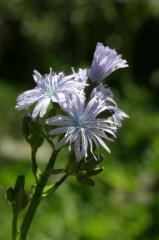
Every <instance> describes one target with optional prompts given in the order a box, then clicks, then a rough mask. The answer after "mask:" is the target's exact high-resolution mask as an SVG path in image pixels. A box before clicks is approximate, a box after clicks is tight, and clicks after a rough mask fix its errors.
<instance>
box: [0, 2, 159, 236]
mask: <svg viewBox="0 0 159 240" xmlns="http://www.w3.org/2000/svg"><path fill="white" fill-rule="evenodd" d="M98 41H101V42H103V43H104V44H107V45H108V46H110V47H112V48H115V49H116V50H117V51H118V52H119V53H121V54H122V55H123V58H126V59H127V61H128V63H129V65H130V67H129V69H123V70H119V71H116V72H115V73H113V74H112V75H111V76H109V77H108V78H107V79H106V82H107V84H108V85H109V86H110V87H111V88H112V90H113V92H114V95H115V99H116V101H117V102H118V104H119V106H120V107H121V108H122V109H123V110H124V111H125V112H126V113H128V114H129V116H130V118H129V119H128V120H125V121H124V122H123V128H122V129H120V131H119V133H118V138H117V140H116V141H115V143H113V144H110V143H108V145H109V146H110V148H111V150H112V154H111V155H109V154H107V153H106V152H105V159H104V166H105V171H104V173H102V174H100V175H99V176H97V177H95V178H94V179H95V180H96V186H95V187H94V188H91V187H87V186H83V185H80V184H79V183H77V182H76V181H75V179H74V178H70V179H69V180H68V181H67V182H66V183H65V184H64V185H63V186H62V187H61V188H60V189H59V190H58V191H57V192H56V193H55V194H54V195H50V196H49V197H48V198H47V199H45V200H44V201H43V202H42V203H41V206H40V208H39V209H38V211H37V214H36V216H35V219H34V222H33V225H32V227H31V229H30V232H29V237H28V239H34V240H41V239H42V240H50V239H54V240H59V239H60V240H61V239H66V240H76V239H77V240H139V239H140V240H159V98H158V92H159V1H158V0H156V1H155V0H151V1H150V0H147V1H146V0H67V1H66V0H27V1H25V0H7V1H4V0H0V117H1V121H0V223H1V226H0V240H9V239H11V234H10V225H11V208H10V206H9V204H8V203H7V201H6V199H5V189H6V188H7V187H9V186H13V185H14V182H15V178H16V176H17V174H19V173H22V172H24V173H25V174H26V181H27V187H28V188H29V186H30V185H31V184H33V178H32V175H31V169H30V160H29V158H30V155H29V154H30V149H29V146H28V145H27V144H26V142H25V141H24V139H23V136H22V134H21V119H22V116H23V114H24V113H22V112H16V110H15V109H14V106H15V101H16V97H17V95H18V94H20V93H21V92H23V91H24V90H26V89H30V88H33V86H34V82H33V79H32V72H33V69H37V70H39V71H40V72H41V73H45V72H48V71H49V67H52V68H53V70H55V71H62V70H64V71H65V72H66V73H69V72H70V67H72V66H74V67H75V68H76V69H77V68H78V67H89V66H90V64H91V61H92V57H93V52H94V49H95V46H96V43H97V42H98ZM64 151H66V150H64ZM49 153H50V148H49V146H48V145H47V144H45V146H44V147H43V148H42V150H41V151H40V153H39V161H40V163H41V165H44V164H45V162H46V161H47V157H49ZM64 153H65V152H64ZM64 153H63V154H61V157H60V158H61V159H62V160H63V161H66V160H65V159H64V156H65V154H64ZM59 161H60V159H59Z"/></svg>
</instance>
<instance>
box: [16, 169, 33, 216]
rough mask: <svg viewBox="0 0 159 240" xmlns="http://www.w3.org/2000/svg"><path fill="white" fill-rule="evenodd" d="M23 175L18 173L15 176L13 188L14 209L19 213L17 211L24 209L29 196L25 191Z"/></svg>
mask: <svg viewBox="0 0 159 240" xmlns="http://www.w3.org/2000/svg"><path fill="white" fill-rule="evenodd" d="M24 186H25V175H24V174H20V175H18V176H17V179H16V183H15V188H14V206H13V207H14V211H15V212H16V213H17V214H19V212H20V211H21V210H22V209H24V208H25V207H26V206H27V204H28V202H29V196H28V194H27V193H26V192H25V189H24Z"/></svg>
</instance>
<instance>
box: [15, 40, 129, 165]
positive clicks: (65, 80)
mask: <svg viewBox="0 0 159 240" xmlns="http://www.w3.org/2000/svg"><path fill="white" fill-rule="evenodd" d="M127 66H128V64H127V62H126V60H123V59H122V57H121V55H118V54H117V53H116V51H115V50H112V49H110V48H109V47H105V46H104V45H103V44H102V43H97V46H96V49H95V53H94V57H93V62H92V65H91V68H90V69H81V68H80V69H79V70H78V71H77V72H76V71H75V70H74V69H73V68H72V73H71V74H70V75H68V76H66V75H65V74H64V73H63V72H61V73H55V72H53V71H52V70H50V73H49V74H45V75H43V76H42V75H41V74H40V73H39V72H37V71H34V74H33V78H34V81H35V83H36V87H35V88H34V89H32V90H28V91H25V92H24V93H22V94H21V95H20V96H19V97H18V98H17V105H16V108H17V109H18V110H22V109H28V108H29V107H30V106H31V105H33V104H36V106H35V108H34V110H33V111H32V119H34V121H35V120H36V119H37V118H38V117H43V116H44V115H45V114H46V112H47V109H48V107H49V104H50V103H51V102H52V103H53V105H54V102H56V103H58V104H59V106H60V109H61V111H62V114H61V115H58V116H50V117H49V118H48V119H46V124H48V125H51V126H53V129H52V130H50V131H49V135H50V136H54V135H59V134H62V135H63V136H62V137H61V138H60V140H59V142H58V143H57V144H56V149H60V148H61V147H62V146H63V145H65V144H67V143H68V144H70V146H72V145H74V152H75V155H76V159H77V161H80V160H81V159H85V160H87V157H88V155H89V154H91V155H93V156H94V158H96V156H95V154H94V149H98V148H99V146H100V145H101V146H102V147H103V148H104V149H105V150H106V151H108V152H110V149H109V147H108V146H107V144H106V141H107V140H110V141H112V140H113V139H114V138H115V137H116V132H117V130H118V128H119V127H121V121H122V120H123V119H124V118H126V117H128V115H127V114H126V113H124V112H123V111H122V110H120V109H119V108H118V106H117V104H116V102H115V101H114V96H113V94H112V92H111V90H110V88H108V87H107V85H105V84H104V78H106V77H107V76H108V75H109V74H110V73H112V72H113V71H115V70H116V69H119V68H125V67H127ZM88 89H89V91H88ZM63 113H65V114H63ZM55 126H57V127H55Z"/></svg>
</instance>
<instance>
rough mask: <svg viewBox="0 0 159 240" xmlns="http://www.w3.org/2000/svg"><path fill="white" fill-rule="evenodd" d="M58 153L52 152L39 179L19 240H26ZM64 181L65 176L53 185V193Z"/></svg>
mask: <svg viewBox="0 0 159 240" xmlns="http://www.w3.org/2000/svg"><path fill="white" fill-rule="evenodd" d="M58 152H59V151H55V150H54V151H53V153H52V155H51V158H50V160H49V162H48V164H47V166H46V169H45V171H44V173H43V174H42V176H41V179H40V181H39V183H38V184H37V186H36V188H35V192H34V195H33V197H32V200H31V202H30V204H29V207H28V209H27V212H26V214H25V216H24V219H23V222H22V225H21V228H20V235H19V240H25V239H26V236H27V233H28V230H29V227H30V225H31V223H32V220H33V217H34V214H35V212H36V209H37V207H38V205H39V203H40V201H41V199H42V194H43V190H44V187H45V185H46V184H47V181H48V178H49V176H50V174H51V173H50V169H52V168H53V167H54V163H55V160H56V157H57V154H58ZM65 179H66V176H64V177H63V178H62V179H61V180H59V181H58V182H57V183H55V185H54V190H53V191H55V190H56V189H57V188H58V187H59V186H60V185H61V184H62V183H63V182H64V180H65Z"/></svg>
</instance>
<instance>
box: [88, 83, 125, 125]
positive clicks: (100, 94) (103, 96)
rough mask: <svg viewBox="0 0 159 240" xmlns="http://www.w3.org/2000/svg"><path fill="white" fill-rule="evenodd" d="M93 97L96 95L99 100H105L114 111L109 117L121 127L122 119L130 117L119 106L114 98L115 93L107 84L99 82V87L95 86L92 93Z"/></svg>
mask: <svg viewBox="0 0 159 240" xmlns="http://www.w3.org/2000/svg"><path fill="white" fill-rule="evenodd" d="M91 96H92V97H96V99H98V101H105V104H106V105H107V106H109V107H110V108H111V109H112V111H114V114H113V115H112V116H111V117H110V118H109V119H110V120H111V121H113V122H114V123H115V124H116V125H117V126H118V127H121V121H122V120H123V119H124V118H128V117H129V116H128V115H127V114H126V113H125V112H124V111H122V110H121V109H119V108H118V106H117V103H116V102H115V100H114V99H113V97H114V96H113V94H112V92H111V90H110V88H108V87H107V86H105V85H104V84H102V83H101V84H99V85H98V86H97V87H95V88H94V89H93V91H92V94H91Z"/></svg>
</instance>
